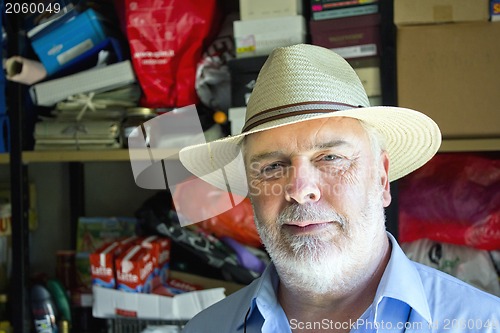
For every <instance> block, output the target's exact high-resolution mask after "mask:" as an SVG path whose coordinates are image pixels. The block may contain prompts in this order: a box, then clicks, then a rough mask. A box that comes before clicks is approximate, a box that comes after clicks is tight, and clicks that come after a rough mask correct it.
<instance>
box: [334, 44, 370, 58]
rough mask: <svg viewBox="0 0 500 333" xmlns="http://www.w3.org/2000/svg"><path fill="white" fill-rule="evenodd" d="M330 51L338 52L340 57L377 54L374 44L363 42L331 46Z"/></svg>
mask: <svg viewBox="0 0 500 333" xmlns="http://www.w3.org/2000/svg"><path fill="white" fill-rule="evenodd" d="M332 51H335V52H336V53H338V54H339V55H340V56H341V57H342V58H346V59H347V58H359V57H370V56H374V55H377V45H376V44H365V45H356V46H346V47H338V48H333V49H332Z"/></svg>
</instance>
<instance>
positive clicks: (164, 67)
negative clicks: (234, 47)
mask: <svg viewBox="0 0 500 333" xmlns="http://www.w3.org/2000/svg"><path fill="white" fill-rule="evenodd" d="M216 5H217V1H216V0H206V1H193V0H170V1H167V0H163V1H158V0H142V1H132V0H126V2H125V18H126V27H127V38H128V41H129V45H130V51H131V56H132V61H133V65H134V69H135V72H136V75H137V79H138V81H139V83H140V85H141V88H142V90H143V98H142V101H141V105H142V106H147V107H183V106H186V105H191V104H196V103H197V102H198V97H197V94H196V89H195V79H196V68H197V64H198V62H199V61H200V59H201V55H202V53H203V49H204V47H205V46H206V45H207V44H208V42H209V40H210V39H211V38H212V37H213V36H214V35H215V34H216V32H217V24H218V20H219V19H218V15H217V13H218V11H217V8H216Z"/></svg>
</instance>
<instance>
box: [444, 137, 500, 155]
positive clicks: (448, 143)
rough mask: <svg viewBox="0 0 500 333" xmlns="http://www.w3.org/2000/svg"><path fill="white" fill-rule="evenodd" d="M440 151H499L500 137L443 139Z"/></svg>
mask: <svg viewBox="0 0 500 333" xmlns="http://www.w3.org/2000/svg"><path fill="white" fill-rule="evenodd" d="M439 151H440V152H474V151H475V152H479V151H500V138H487V139H486V138H483V139H444V140H443V143H442V144H441V147H440V148H439Z"/></svg>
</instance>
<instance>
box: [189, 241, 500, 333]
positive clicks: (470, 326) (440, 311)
mask: <svg viewBox="0 0 500 333" xmlns="http://www.w3.org/2000/svg"><path fill="white" fill-rule="evenodd" d="M388 237H389V239H390V240H391V243H392V250H391V257H390V259H389V263H388V264H387V267H386V269H385V271H384V274H383V275H382V278H381V280H380V283H379V286H378V288H377V292H376V294H375V298H374V300H373V302H372V304H371V305H370V306H369V307H368V309H366V311H365V312H364V313H363V315H362V316H361V317H360V318H357V319H355V320H352V321H350V322H346V323H335V322H332V321H330V320H329V319H328V318H325V319H324V320H322V321H320V322H311V323H304V322H298V321H295V320H294V319H289V318H287V317H286V314H285V312H284V311H283V308H282V307H281V305H280V304H279V302H278V299H277V296H276V295H277V294H276V292H277V288H278V284H279V277H278V275H277V273H276V269H275V268H274V265H272V264H271V265H269V266H268V267H267V268H266V270H265V271H264V273H263V274H262V276H261V277H260V278H258V279H256V280H255V281H253V282H252V283H251V284H250V285H249V286H247V287H245V288H243V289H242V290H240V291H238V292H236V293H234V294H232V295H229V296H228V297H226V298H225V299H224V300H222V301H220V302H219V303H217V304H214V305H213V306H211V307H210V308H208V309H206V310H205V311H202V312H201V313H200V314H198V315H197V316H195V317H194V318H193V319H192V320H191V321H190V322H189V323H188V324H187V325H186V327H185V329H184V331H183V332H185V333H211V332H213V333H226V332H227V333H234V332H244V331H245V329H246V332H248V333H251V332H262V333H276V332H283V333H288V332H292V329H295V328H297V329H298V328H303V329H308V328H309V329H310V331H311V332H321V331H324V332H333V331H336V330H339V329H340V328H343V329H345V328H346V327H348V328H350V329H351V332H352V333H358V332H500V299H499V298H498V297H496V296H493V295H491V294H488V293H485V292H483V291H480V290H479V289H476V288H474V287H472V286H470V285H468V284H466V283H465V282H462V281H460V280H458V279H456V278H454V277H452V276H451V275H448V274H446V273H443V272H440V271H438V270H436V269H434V268H431V267H428V266H424V265H421V264H418V263H415V262H413V261H411V260H409V259H408V258H407V257H406V255H405V254H404V252H403V251H402V250H401V248H400V247H399V245H398V244H397V242H396V240H395V239H394V237H393V236H392V235H391V234H389V233H388Z"/></svg>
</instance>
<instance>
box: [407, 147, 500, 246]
mask: <svg viewBox="0 0 500 333" xmlns="http://www.w3.org/2000/svg"><path fill="white" fill-rule="evenodd" d="M423 238H428V239H431V240H434V241H437V242H445V243H450V244H458V245H467V246H470V247H474V248H477V249H482V250H498V249H500V159H498V158H497V157H494V156H490V157H488V156H487V155H479V154H468V153H449V154H438V155H436V156H435V157H434V158H433V159H432V160H431V161H429V162H428V163H427V164H426V165H424V166H423V167H422V168H420V169H419V170H417V171H415V172H414V173H412V174H410V175H408V176H406V177H405V178H403V179H401V180H400V183H399V239H400V241H401V242H411V241H414V240H417V239H423Z"/></svg>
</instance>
